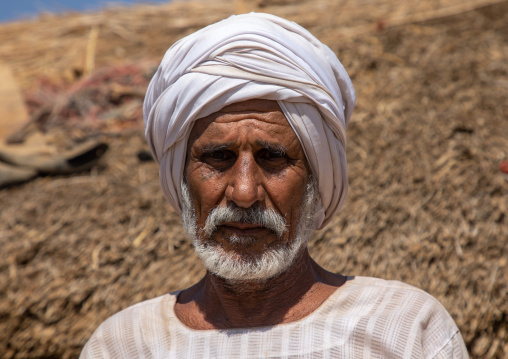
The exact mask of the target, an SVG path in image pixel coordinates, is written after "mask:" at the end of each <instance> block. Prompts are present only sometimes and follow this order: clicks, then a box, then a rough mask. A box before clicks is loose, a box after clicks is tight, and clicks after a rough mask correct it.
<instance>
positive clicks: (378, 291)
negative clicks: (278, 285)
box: [80, 277, 468, 359]
mask: <svg viewBox="0 0 508 359" xmlns="http://www.w3.org/2000/svg"><path fill="white" fill-rule="evenodd" d="M178 293H179V292H175V293H171V294H166V295H163V296H161V297H158V298H154V299H151V300H147V301H144V302H141V303H138V304H136V305H133V306H131V307H129V308H127V309H125V310H123V311H121V312H119V313H117V314H115V315H113V316H112V317H110V318H109V319H107V320H106V321H105V322H103V323H102V324H101V325H100V326H99V327H98V328H97V330H96V331H95V333H94V334H93V335H92V337H91V338H90V340H89V341H88V343H87V344H86V346H85V347H84V349H83V351H82V353H81V356H80V358H81V359H85V358H115V359H116V358H118V359H120V358H122V359H124V358H467V357H468V354H467V350H466V347H465V345H464V341H463V339H462V336H461V335H460V332H459V330H458V329H457V326H456V325H455V323H454V321H453V319H452V318H451V317H450V315H449V314H448V312H447V311H446V310H445V309H444V308H443V306H442V305H441V304H440V303H439V302H438V301H437V300H436V299H435V298H433V297H432V296H431V295H429V294H427V293H426V292H424V291H422V290H420V289H418V288H415V287H412V286H410V285H407V284H404V283H401V282H397V281H385V280H382V279H376V278H368V277H348V281H347V282H346V284H344V285H343V286H342V287H340V288H338V289H337V290H336V291H335V292H334V293H333V294H332V295H331V296H330V297H329V298H328V299H327V300H326V301H325V302H324V303H323V304H322V305H321V306H320V307H319V308H317V309H316V310H315V311H314V312H313V313H312V314H310V315H308V316H307V317H305V318H303V319H301V320H299V321H296V322H292V323H288V324H281V325H276V326H271V327H260V328H245V329H229V330H193V329H190V328H188V327H186V326H185V325H184V324H182V323H181V322H180V320H179V319H178V318H177V317H176V315H175V312H174V307H175V303H176V299H177V296H178ZM247 324H248V323H246V326H247Z"/></svg>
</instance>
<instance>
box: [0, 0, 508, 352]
mask: <svg viewBox="0 0 508 359" xmlns="http://www.w3.org/2000/svg"><path fill="white" fill-rule="evenodd" d="M418 4H419V5H418V6H419V7H416V6H413V7H410V6H406V5H404V4H402V5H401V4H400V3H399V2H395V1H384V2H383V1H377V2H374V1H372V0H371V1H368V0H362V1H357V2H347V1H332V0H330V1H314V2H310V1H299V0H285V1H284V0H278V1H257V2H255V5H246V3H245V2H241V1H236V2H227V1H224V2H222V3H220V4H214V5H211V4H208V3H205V2H186V3H174V4H168V5H162V6H145V7H133V8H128V9H127V8H126V9H122V10H121V11H120V10H118V9H116V10H106V11H104V12H102V13H92V14H67V15H64V16H60V17H56V16H50V15H46V16H43V17H41V18H39V19H36V20H32V21H24V22H19V23H13V24H6V25H2V26H0V57H1V58H2V61H3V62H5V63H7V64H9V65H11V66H12V68H13V70H14V72H15V75H16V76H17V79H18V80H19V83H20V85H21V86H22V88H23V90H24V92H25V94H26V96H27V99H28V98H32V99H33V98H34V97H33V96H34V94H37V93H39V92H40V89H41V88H42V85H41V83H42V82H41V78H42V77H45V78H49V79H50V80H45V81H52V82H54V83H58V86H56V87H55V88H56V89H57V90H58V91H64V89H69V86H71V85H72V84H75V83H76V82H77V81H80V80H82V79H83V78H86V76H90V75H87V74H92V75H93V73H94V72H93V71H94V69H93V68H90V67H88V68H87V67H86V66H84V65H83V61H84V62H85V64H86V63H87V62H86V60H87V58H90V56H91V55H90V51H87V50H85V49H86V48H87V46H83V45H87V44H90V43H91V42H93V43H94V44H95V50H94V55H93V57H94V61H95V68H99V69H100V68H103V67H104V66H117V65H123V64H141V63H144V64H146V63H151V61H155V62H157V61H159V60H160V58H161V57H162V55H163V53H164V51H165V50H166V49H167V47H168V46H170V45H171V44H172V43H173V42H174V41H175V40H176V39H178V38H180V37H182V36H184V35H185V34H188V33H190V32H192V31H195V30H196V29H198V28H200V27H202V26H204V25H206V24H208V23H212V22H214V21H217V20H219V19H221V18H224V17H226V16H227V15H228V14H230V13H231V12H235V11H237V12H244V10H246V11H250V10H257V11H265V12H271V13H275V14H278V15H281V16H284V17H287V18H289V19H291V20H295V21H297V22H299V23H301V24H302V25H304V26H306V27H307V28H308V29H309V30H310V31H311V32H313V33H314V34H315V35H316V36H317V37H318V38H320V39H322V40H323V41H324V42H325V43H327V44H328V45H329V46H330V47H331V48H332V50H333V51H335V52H336V53H337V54H338V56H339V58H340V59H341V61H342V62H343V64H344V66H345V67H346V69H347V70H348V72H349V74H350V76H351V78H352V81H353V83H354V85H355V88H356V90H357V99H358V100H357V106H356V109H355V112H354V113H353V118H352V120H351V124H350V126H349V128H348V132H347V135H348V145H347V156H348V176H349V180H350V190H349V195H348V199H347V202H346V205H345V207H344V208H343V209H342V211H341V213H340V214H339V215H338V216H337V217H336V218H334V219H333V220H332V222H331V223H330V224H329V225H328V226H327V227H326V228H325V229H323V230H321V231H319V232H317V233H316V235H315V238H314V240H313V242H312V243H311V245H310V249H311V253H312V255H313V257H314V258H315V259H316V261H317V262H318V263H320V264H321V265H323V266H324V267H325V268H327V269H328V270H331V271H334V272H340V273H342V274H347V275H362V276H375V277H382V278H385V279H396V280H402V281H405V282H407V283H410V284H412V285H415V286H418V287H420V288H422V289H424V290H426V291H427V292H429V293H430V294H432V295H433V296H435V297H436V298H438V299H439V300H440V301H441V303H442V304H443V305H444V306H445V307H446V309H447V310H448V311H449V312H450V313H451V315H452V316H453V318H454V319H455V321H456V323H457V325H458V326H459V328H460V330H461V332H462V335H463V337H464V339H465V341H466V344H467V347H468V349H469V351H470V353H471V357H472V358H506V357H507V356H508V300H507V298H508V177H507V176H506V175H505V174H504V173H502V172H501V171H500V169H499V164H500V163H501V162H502V161H503V160H507V159H508V100H507V99H508V1H497V2H496V1H490V2H489V1H476V2H475V1H472V2H469V3H462V4H461V2H458V1H455V2H453V1H444V0H443V1H440V2H437V1H420V2H419V3H418ZM457 4H459V5H460V6H459V5H457ZM464 4H466V5H467V4H470V5H471V4H472V5H471V6H469V7H468V6H465V5H464ZM482 5H483V6H482ZM249 6H251V7H254V8H251V7H249ZM461 6H462V7H461ZM232 8H233V9H234V10H231V9H232ZM443 9H444V10H443ZM112 14H114V15H115V16H113V15H112ZM93 28H96V29H99V32H98V34H99V35H98V37H97V38H94V37H93V36H92V35H91V34H93V32H92V31H91V29H93ZM96 33H97V32H96ZM91 39H92V40H91ZM94 39H95V40H94ZM94 41H95V42H94ZM77 44H80V46H81V47H80V46H78V45H77ZM88 48H89V47H88ZM136 86H137V88H138V89H140V90H144V88H143V86H146V83H137V84H136ZM44 89H46V90H44V91H47V88H46V87H44ZM38 91H39V92H38ZM67 91H68V90H67ZM141 92H142V91H141ZM67 93H68V92H67ZM132 97H133V99H134V100H139V98H137V97H136V96H132ZM48 101H51V99H50V100H48ZM136 106H138V107H139V106H140V101H138V102H137V103H136ZM36 107H37V106H35V105H34V108H32V109H31V112H32V114H33V113H35V112H36V110H37V108H36ZM108 110H111V108H110V107H108ZM134 113H135V112H134ZM73 116H76V113H73ZM136 116H137V117H136V119H134V120H133V119H132V118H131V117H130V118H129V119H128V121H127V120H125V119H123V117H121V116H119V117H118V118H117V119H116V121H113V122H111V121H110V122H104V123H102V122H100V121H102V120H101V119H103V118H101V117H100V116H99V117H94V120H93V121H91V120H90V117H87V116H83V117H82V118H81V122H80V123H79V126H77V125H76V118H74V117H73V122H72V123H71V122H66V118H67V117H65V116H63V115H62V116H60V117H57V118H55V120H54V121H53V122H51V123H49V124H48V122H45V123H44V124H42V123H36V124H35V125H36V126H35V127H37V128H39V129H40V130H41V131H44V132H45V133H46V134H47V135H51V136H52V138H60V139H62V141H61V143H64V144H65V145H66V146H68V145H69V143H70V142H76V143H77V142H79V141H82V140H84V139H87V138H91V137H94V138H101V139H103V140H104V141H105V142H107V143H108V144H109V147H110V148H109V150H108V152H107V153H106V154H105V156H104V157H103V158H102V159H101V161H100V162H99V163H98V164H97V165H96V166H94V167H93V168H92V169H90V170H87V171H84V172H79V173H75V174H71V175H60V176H40V177H38V178H36V179H35V180H33V181H31V182H28V183H25V184H21V185H16V186H10V187H7V188H4V189H0V246H1V248H2V255H1V256H0V353H1V354H0V356H1V357H3V358H75V357H77V356H78V355H79V352H80V350H81V348H82V346H83V345H84V344H85V342H86V341H87V339H88V338H89V337H90V335H91V334H92V332H93V330H94V329H95V328H96V327H97V326H98V325H99V324H100V323H101V322H102V321H103V320H104V319H106V318H107V317H108V316H110V315H111V314H113V313H115V312H117V311H119V310H121V309H123V308H126V307H127V306H129V305H132V304H134V303H136V302H139V301H141V300H144V299H147V298H152V297H155V296H158V295H162V294H164V293H167V292H170V291H174V290H177V289H181V288H184V287H186V286H188V285H190V284H192V283H193V282H194V281H196V280H197V279H198V278H199V277H200V276H201V275H203V273H204V270H203V267H202V265H201V264H200V263H199V261H198V260H197V259H196V257H195V256H194V254H193V253H192V248H191V246H190V244H189V242H188V241H187V239H186V238H185V236H184V233H183V230H182V228H181V221H180V218H179V217H178V216H177V215H176V214H175V213H174V212H173V210H172V209H171V208H170V206H169V205H168V204H167V203H166V202H165V200H164V198H163V196H162V194H161V191H160V188H159V182H158V168H157V165H156V164H155V163H154V162H153V161H142V160H140V158H139V154H140V152H143V151H146V150H147V146H146V143H145V140H144V137H143V129H142V127H143V124H142V119H141V118H140V117H139V114H138V115H136ZM78 121H79V117H78ZM122 121H123V122H122ZM76 126H77V127H78V128H79V131H78V130H75V129H76ZM72 131H74V132H72ZM71 132H72V136H70V135H69V133H71ZM69 141H70V142H69Z"/></svg>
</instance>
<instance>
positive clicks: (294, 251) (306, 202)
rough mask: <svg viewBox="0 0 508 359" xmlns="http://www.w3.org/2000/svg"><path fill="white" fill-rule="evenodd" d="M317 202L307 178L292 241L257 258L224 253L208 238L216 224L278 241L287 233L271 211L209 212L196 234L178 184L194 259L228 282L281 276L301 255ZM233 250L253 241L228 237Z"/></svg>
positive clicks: (188, 201)
mask: <svg viewBox="0 0 508 359" xmlns="http://www.w3.org/2000/svg"><path fill="white" fill-rule="evenodd" d="M318 198H319V192H318V188H317V181H315V180H314V179H313V178H309V181H308V183H307V186H306V188H305V193H304V195H303V199H302V203H301V205H300V209H299V215H298V218H297V224H296V225H297V227H296V232H295V237H294V238H290V240H289V241H287V242H285V243H282V242H281V243H278V245H277V246H275V247H273V248H266V249H265V250H264V251H263V252H262V253H261V254H259V255H242V254H240V253H237V252H233V253H231V252H226V251H225V250H224V249H223V248H222V247H221V246H220V245H219V244H218V243H217V242H214V241H211V240H210V238H211V236H212V235H213V233H214V232H215V231H216V230H217V227H218V226H219V225H220V223H223V222H227V221H238V222H242V223H251V224H256V225H262V226H264V227H265V228H267V229H268V230H270V231H271V232H273V233H274V234H275V235H276V236H278V237H279V238H280V237H282V235H283V234H284V233H285V232H286V231H287V228H286V221H285V219H284V217H282V215H280V214H278V213H277V212H275V211H274V210H273V209H264V208H261V207H260V206H255V207H251V208H248V209H243V208H240V207H237V206H234V205H229V206H226V207H220V208H213V209H212V210H211V211H210V213H209V215H208V217H207V220H206V222H205V226H204V228H203V229H201V230H198V227H197V220H196V214H195V209H194V206H193V202H192V197H191V194H190V191H189V188H188V185H187V184H186V183H185V181H183V182H182V218H183V226H184V229H185V231H186V233H187V235H188V236H189V238H190V239H191V241H192V244H193V245H194V250H195V252H196V254H197V256H198V257H199V258H200V259H201V260H202V261H203V264H204V265H205V267H206V268H207V269H208V271H210V272H211V273H213V274H215V275H217V276H219V277H221V278H224V279H227V280H231V281H265V280H267V279H269V278H272V277H275V276H277V275H279V274H281V273H283V272H285V271H286V270H287V269H288V268H289V267H291V265H293V263H294V262H295V260H296V258H297V257H298V255H300V254H301V252H302V251H303V249H304V248H306V247H307V244H308V242H309V241H310V239H311V238H312V234H313V232H314V215H315V211H316V204H317V201H318ZM227 240H228V241H230V243H232V244H234V245H235V246H242V245H243V246H248V245H251V244H252V243H253V242H254V241H256V239H255V238H253V237H239V236H230V237H228V238H227Z"/></svg>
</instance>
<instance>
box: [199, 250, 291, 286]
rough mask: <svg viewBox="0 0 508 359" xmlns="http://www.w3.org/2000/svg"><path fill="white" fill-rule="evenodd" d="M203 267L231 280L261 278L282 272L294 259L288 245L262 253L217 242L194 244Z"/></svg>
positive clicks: (261, 279) (260, 279) (258, 279)
mask: <svg viewBox="0 0 508 359" xmlns="http://www.w3.org/2000/svg"><path fill="white" fill-rule="evenodd" d="M195 251H196V254H197V255H198V257H199V258H200V259H201V260H202V262H203V264H204V265H205V267H206V268H207V269H208V271H210V272H211V273H213V274H215V275H217V276H218V277H221V278H224V279H227V280H232V281H264V280H267V279H270V278H272V277H274V276H277V275H278V274H281V273H282V272H284V271H285V270H286V269H287V268H288V267H289V266H290V265H291V264H292V262H293V259H291V260H288V259H289V258H288V256H291V254H290V253H289V252H290V250H289V249H288V248H278V249H269V250H265V251H263V252H261V253H255V252H254V253H253V252H251V251H246V250H229V251H225V250H224V249H223V248H221V247H220V246H217V245H214V246H211V245H203V244H198V245H195Z"/></svg>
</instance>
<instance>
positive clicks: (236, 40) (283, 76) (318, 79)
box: [143, 13, 355, 228]
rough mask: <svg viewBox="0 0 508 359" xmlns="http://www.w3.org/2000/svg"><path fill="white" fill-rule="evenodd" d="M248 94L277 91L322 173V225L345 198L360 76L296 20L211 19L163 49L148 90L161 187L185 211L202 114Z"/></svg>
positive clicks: (266, 95)
mask: <svg viewBox="0 0 508 359" xmlns="http://www.w3.org/2000/svg"><path fill="white" fill-rule="evenodd" d="M250 99H265V100H275V101H277V102H278V104H279V106H280V108H281V110H282V112H283V113H284V115H285V116H286V118H287V120H288V121H289V123H290V125H291V127H292V128H293V130H294V131H295V133H296V135H297V136H298V139H299V140H300V143H301V145H302V147H303V150H304V152H305V155H306V156H307V160H308V162H309V165H310V168H311V170H312V175H313V176H314V177H315V178H316V179H317V181H318V186H319V193H320V197H321V203H320V204H319V206H318V211H317V214H316V228H322V227H323V226H324V225H325V224H326V223H328V221H329V220H330V219H331V218H332V216H333V215H334V214H335V213H336V212H337V211H338V210H339V209H340V207H341V205H342V204H343V203H344V200H345V198H346V193H347V188H348V181H347V171H346V152H345V146H346V132H345V131H346V127H347V124H348V122H349V118H350V117H351V112H352V111H353V107H354V103H355V92H354V88H353V84H352V83H351V80H350V79H349V76H348V75H347V73H346V70H345V69H344V67H343V66H342V64H341V63H340V62H339V60H338V59H337V57H336V56H335V54H334V53H333V52H332V51H331V50H330V49H329V48H328V47H327V46H326V45H324V44H322V43H321V42H320V41H319V40H317V39H316V38H315V37H314V36H312V34H310V33H309V32H308V31H307V30H305V29H304V28H302V27H301V26H299V25H298V24H296V23H294V22H291V21H287V20H284V19H282V18H279V17H277V16H274V15H268V14H255V13H251V14H246V15H238V16H231V17H229V18H228V19H225V20H223V21H220V22H218V23H216V24H213V25H210V26H208V27H205V28H204V29H201V30H199V31H198V32H196V33H194V34H192V35H189V36H187V37H185V38H183V39H181V40H179V41H178V42H176V43H175V44H174V45H173V46H171V48H170V49H169V50H168V51H167V52H166V54H165V56H164V58H163V59H162V62H161V64H160V66H159V68H158V70H157V72H156V73H155V75H154V77H153V78H152V81H151V82H150V85H149V86H148V90H147V93H146V97H145V102H144V107H143V114H144V120H145V128H146V130H145V135H146V139H147V141H148V144H149V146H150V149H151V151H152V154H153V156H154V157H155V159H156V161H157V162H158V163H159V166H160V170H159V172H160V184H161V188H162V191H163V193H164V196H165V197H166V199H167V200H168V201H169V203H170V204H171V205H172V206H173V208H174V209H175V210H176V211H177V212H179V213H181V193H180V191H181V181H182V178H183V174H184V166H185V156H186V150H187V140H188V138H189V135H190V131H191V130H192V126H193V123H194V121H195V120H197V119H199V118H203V117H206V116H208V115H210V114H212V113H214V112H217V111H219V110H220V109H222V108H223V107H225V106H227V105H230V104H233V103H236V102H241V101H246V100H250Z"/></svg>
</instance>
